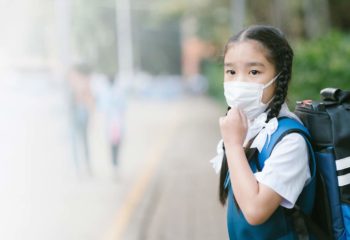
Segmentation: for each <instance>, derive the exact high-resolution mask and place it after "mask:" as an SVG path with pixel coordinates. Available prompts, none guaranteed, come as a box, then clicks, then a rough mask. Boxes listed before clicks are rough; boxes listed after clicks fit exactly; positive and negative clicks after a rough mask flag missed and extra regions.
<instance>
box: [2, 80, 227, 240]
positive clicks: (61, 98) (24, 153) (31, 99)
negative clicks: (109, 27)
mask: <svg viewBox="0 0 350 240" xmlns="http://www.w3.org/2000/svg"><path fill="white" fill-rule="evenodd" d="M11 78H13V79H11ZM0 109H1V112H0V116H1V118H0V133H1V134H0V163H1V168H0V184H1V187H0V194H1V195H0V197H1V204H0V212H1V215H0V226H1V227H0V239H10V240H12V239H21V240H22V239H36V240H40V239H45V240H46V239H50V240H51V239H53V240H55V239H57V240H58V239H65V240H70V239H71V240H80V239H82V240H90V239H91V240H96V239H101V240H102V239H103V240H106V239H108V240H109V239H115V240H118V239H125V240H133V239H142V240H143V239H150V240H158V239H159V240H160V239H161V240H166V239H184V240H185V239H190V240H192V239H202V240H205V239H208V240H209V239H227V234H226V226H225V224H226V223H225V222H226V221H225V209H224V208H223V207H221V206H220V204H219V202H218V197H217V185H218V176H217V175H215V174H214V172H213V170H212V168H211V166H210V164H209V160H210V159H211V158H212V157H213V155H214V154H215V148H216V143H217V141H218V139H219V129H218V124H217V123H218V117H219V116H220V114H221V113H222V112H223V110H222V109H220V107H219V106H218V105H217V104H216V103H214V102H213V101H212V100H210V99H208V98H206V97H186V96H185V97H181V98H177V99H171V100H164V101H161V100H159V99H158V100H155V99H153V100H152V99H142V98H138V99H137V98H134V99H131V100H130V101H129V103H128V106H127V112H126V119H125V120H126V123H127V126H126V131H125V138H124V141H123V144H122V148H121V153H120V165H119V167H118V169H113V168H112V166H111V164H110V161H109V158H108V156H109V155H108V152H107V150H106V146H105V142H104V141H103V137H101V133H100V132H101V129H103V127H101V125H100V123H101V120H100V118H99V116H98V114H97V115H96V116H94V118H93V122H92V127H91V128H92V129H91V132H92V133H91V139H90V142H91V143H90V144H91V146H92V151H93V154H92V155H93V158H92V167H93V172H94V175H93V176H82V175H77V173H76V170H75V168H74V164H73V159H72V150H71V143H70V141H71V139H70V138H71V135H70V128H69V121H68V112H67V102H66V95H65V94H64V91H63V89H62V86H60V85H57V84H55V83H54V82H52V81H47V76H41V77H38V76H35V77H33V79H31V78H30V77H26V79H23V78H21V77H19V76H10V77H8V79H7V80H1V81H0Z"/></svg>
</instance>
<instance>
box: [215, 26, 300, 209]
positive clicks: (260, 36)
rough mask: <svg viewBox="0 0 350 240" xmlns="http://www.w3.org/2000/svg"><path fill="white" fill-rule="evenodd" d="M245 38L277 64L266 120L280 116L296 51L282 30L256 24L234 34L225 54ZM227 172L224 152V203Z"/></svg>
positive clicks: (223, 200)
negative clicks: (294, 51)
mask: <svg viewBox="0 0 350 240" xmlns="http://www.w3.org/2000/svg"><path fill="white" fill-rule="evenodd" d="M245 40H255V41H257V42H259V43H260V44H261V45H262V46H263V47H264V50H266V58H267V60H268V61H270V62H271V63H272V64H273V65H274V66H275V71H276V73H279V75H278V77H277V79H276V82H275V84H276V87H275V92H274V98H273V100H272V101H271V102H270V104H269V106H268V109H269V110H270V111H269V112H268V115H267V120H266V122H268V121H269V120H270V119H272V118H274V117H277V116H278V114H279V112H280V110H281V107H282V104H283V103H284V102H285V100H286V97H287V91H288V84H289V82H290V79H291V77H292V65H293V56H294V53H293V50H292V48H291V47H290V45H289V43H288V41H287V40H286V38H285V36H284V34H283V33H282V31H281V30H279V29H278V28H275V27H272V26H264V25H255V26H250V27H248V28H246V29H244V30H242V31H240V32H239V33H238V34H236V35H234V36H232V37H231V38H230V39H229V40H228V42H227V43H226V46H225V49H224V56H225V54H226V52H227V51H228V49H229V48H230V47H231V46H232V44H234V43H235V42H240V41H245ZM224 152H225V148H224ZM227 172H228V164H227V158H226V154H224V157H223V163H222V167H221V172H220V182H219V199H220V202H221V203H222V204H223V205H225V202H226V199H227V195H228V189H227V188H226V189H225V186H224V182H225V178H226V174H227Z"/></svg>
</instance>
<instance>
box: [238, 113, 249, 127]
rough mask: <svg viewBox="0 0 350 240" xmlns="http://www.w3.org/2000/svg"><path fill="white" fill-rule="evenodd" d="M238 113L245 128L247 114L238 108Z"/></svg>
mask: <svg viewBox="0 0 350 240" xmlns="http://www.w3.org/2000/svg"><path fill="white" fill-rule="evenodd" d="M239 115H240V116H241V120H242V123H243V126H244V127H245V128H247V127H248V126H247V123H248V121H247V116H246V115H245V114H244V112H243V111H242V110H239Z"/></svg>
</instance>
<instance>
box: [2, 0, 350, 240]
mask: <svg viewBox="0 0 350 240" xmlns="http://www.w3.org/2000/svg"><path fill="white" fill-rule="evenodd" d="M349 10H350V2H349V1H347V0H295V1H287V0H260V1H256V0H216V1H214V0H192V1H189V0H177V1H175V0H147V1H146V0H100V1H97V0H11V1H9V0H0V13H1V14H0V33H1V35H0V36H1V37H0V110H1V111H0V116H1V117H0V212H1V214H0V239H10V240H12V239H16V240H17V239H35V240H41V239H45V240H47V239H50V240H51V239H53V240H56V239H60V240H62V239H65V240H80V239H81V240H90V239H91V240H95V239H101V240H112V239H113V240H119V239H126V240H134V239H141V240H143V239H147V240H148V239H149V240H158V239H159V240H163V239H185V240H186V239H189V240H192V239H201V240H204V239H228V236H227V232H226V213H225V207H223V206H221V205H220V204H219V201H218V176H217V175H216V174H215V173H214V171H213V169H212V166H211V164H210V163H209V160H210V159H211V158H212V157H214V156H215V154H216V144H217V142H218V140H219V139H220V133H219V127H218V118H219V117H220V116H222V115H223V114H225V108H226V106H225V103H224V96H223V87H222V86H223V85H222V82H223V59H222V53H223V47H224V45H225V43H226V41H227V39H228V38H229V37H230V36H231V35H232V34H234V33H236V32H238V31H239V30H240V29H242V28H243V27H245V26H248V25H251V24H269V25H274V26H277V27H279V28H281V29H282V30H283V31H284V32H285V33H286V35H287V38H288V39H289V40H290V42H291V44H292V46H293V48H294V51H295V61H294V69H293V79H292V82H291V86H290V91H289V96H288V98H289V106H290V108H291V109H292V110H293V109H294V106H295V101H296V100H301V99H316V100H317V99H319V91H320V90H321V89H322V88H324V87H339V88H343V89H348V90H349V89H350V71H349V70H350V69H349V66H348V64H349V62H350V32H349V31H350V15H349V14H348V12H349Z"/></svg>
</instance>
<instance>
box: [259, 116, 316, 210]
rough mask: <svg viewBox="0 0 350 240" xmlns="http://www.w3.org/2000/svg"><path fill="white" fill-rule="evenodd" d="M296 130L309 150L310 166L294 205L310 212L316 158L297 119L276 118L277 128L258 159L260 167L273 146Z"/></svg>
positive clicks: (313, 190)
mask: <svg viewBox="0 0 350 240" xmlns="http://www.w3.org/2000/svg"><path fill="white" fill-rule="evenodd" d="M293 132H297V133H300V134H301V135H302V136H303V137H304V139H305V141H306V143H307V145H308V152H309V166H310V174H311V179H310V180H309V182H308V183H307V184H306V185H305V186H304V189H303V191H302V193H301V194H300V196H299V198H298V200H297V202H296V205H297V206H298V207H299V208H300V210H301V211H302V212H303V213H305V214H311V211H312V208H313V203H314V199H315V191H316V159H315V154H314V151H313V149H312V144H311V142H310V134H309V131H308V130H307V129H306V128H305V127H304V126H303V125H302V124H301V123H300V122H298V121H297V120H295V119H292V118H287V117H282V118H279V119H278V128H277V130H276V131H275V132H274V133H273V134H272V135H271V136H270V141H268V142H266V143H265V145H264V147H263V148H262V150H261V152H260V153H259V155H258V160H259V164H260V167H261V169H262V168H263V167H264V163H265V161H266V159H268V158H269V157H270V155H271V153H272V150H273V148H274V147H275V146H276V144H277V143H278V142H279V141H280V140H281V139H282V138H283V137H284V136H286V135H287V134H289V133H293Z"/></svg>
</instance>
